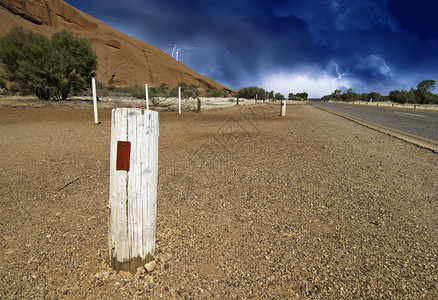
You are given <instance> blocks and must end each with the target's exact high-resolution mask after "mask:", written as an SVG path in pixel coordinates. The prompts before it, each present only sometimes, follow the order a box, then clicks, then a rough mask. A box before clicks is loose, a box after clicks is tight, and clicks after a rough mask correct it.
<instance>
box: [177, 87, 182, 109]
mask: <svg viewBox="0 0 438 300" xmlns="http://www.w3.org/2000/svg"><path fill="white" fill-rule="evenodd" d="M178 114H179V115H180V114H181V87H180V86H179V87H178Z"/></svg>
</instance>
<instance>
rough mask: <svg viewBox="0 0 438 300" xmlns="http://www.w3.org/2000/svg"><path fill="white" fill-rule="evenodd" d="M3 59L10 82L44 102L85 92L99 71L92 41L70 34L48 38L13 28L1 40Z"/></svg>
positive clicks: (63, 33)
mask: <svg viewBox="0 0 438 300" xmlns="http://www.w3.org/2000/svg"><path fill="white" fill-rule="evenodd" d="M0 60H1V62H2V67H3V69H4V70H5V72H6V74H7V75H8V77H9V80H10V81H12V82H16V83H17V84H18V85H19V86H20V89H22V90H28V91H30V92H31V93H34V94H35V95H36V96H37V97H38V98H39V99H45V100H48V99H49V98H50V97H52V96H54V97H55V98H56V99H66V98H67V97H68V95H69V94H70V93H71V92H74V93H78V92H79V91H81V90H84V89H85V88H86V87H87V86H89V84H90V78H91V76H92V75H93V72H94V70H95V69H96V68H97V55H96V53H95V52H94V51H93V49H92V48H91V45H90V43H89V41H88V40H86V39H85V38H81V37H76V36H74V35H73V34H72V33H71V32H68V31H61V32H58V33H55V34H54V35H52V38H51V39H49V38H47V37H45V36H43V35H41V34H35V33H32V32H25V31H24V30H23V29H22V28H14V29H12V30H11V32H10V33H9V34H8V35H6V36H5V37H3V38H1V39H0Z"/></svg>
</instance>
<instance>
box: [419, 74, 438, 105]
mask: <svg viewBox="0 0 438 300" xmlns="http://www.w3.org/2000/svg"><path fill="white" fill-rule="evenodd" d="M434 89H435V80H431V79H429V80H423V81H422V82H420V83H419V84H418V85H417V90H416V94H417V96H418V98H419V100H420V104H425V103H427V102H428V101H427V100H428V98H431V97H432V95H433V94H432V91H433V90H434Z"/></svg>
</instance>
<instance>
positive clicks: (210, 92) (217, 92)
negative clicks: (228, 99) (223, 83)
mask: <svg viewBox="0 0 438 300" xmlns="http://www.w3.org/2000/svg"><path fill="white" fill-rule="evenodd" d="M203 96H205V97H214V98H219V97H224V92H223V91H222V90H221V89H213V88H212V89H209V90H207V91H206V92H205V93H204V95H203Z"/></svg>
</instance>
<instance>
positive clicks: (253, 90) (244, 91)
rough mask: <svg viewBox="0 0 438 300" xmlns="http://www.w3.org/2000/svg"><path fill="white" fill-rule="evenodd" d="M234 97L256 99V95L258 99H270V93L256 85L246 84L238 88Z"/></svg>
mask: <svg viewBox="0 0 438 300" xmlns="http://www.w3.org/2000/svg"><path fill="white" fill-rule="evenodd" d="M273 93H274V92H272V94H273ZM236 97H238V98H245V99H256V97H257V99H258V100H266V99H271V98H270V93H268V92H267V91H265V90H264V89H263V88H259V87H257V86H248V87H244V88H241V89H240V90H238V91H237V95H236ZM272 98H273V97H272Z"/></svg>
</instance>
